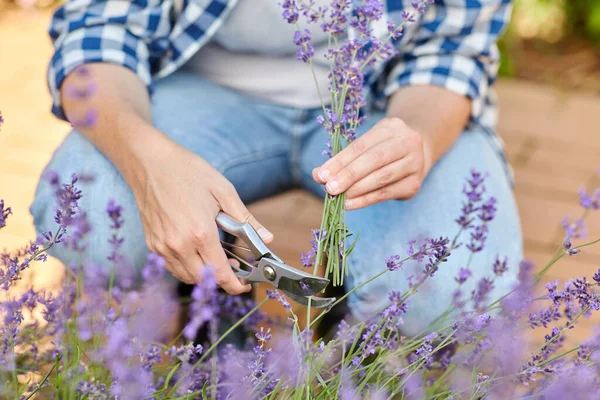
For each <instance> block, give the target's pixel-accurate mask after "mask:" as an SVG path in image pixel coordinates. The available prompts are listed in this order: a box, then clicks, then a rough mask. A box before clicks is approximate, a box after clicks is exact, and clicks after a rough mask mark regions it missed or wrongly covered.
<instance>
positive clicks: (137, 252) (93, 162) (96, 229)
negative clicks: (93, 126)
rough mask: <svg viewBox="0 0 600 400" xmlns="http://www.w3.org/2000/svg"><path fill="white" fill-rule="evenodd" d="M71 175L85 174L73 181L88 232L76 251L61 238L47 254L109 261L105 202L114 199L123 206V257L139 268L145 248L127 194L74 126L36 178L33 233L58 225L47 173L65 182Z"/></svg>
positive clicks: (122, 183)
mask: <svg viewBox="0 0 600 400" xmlns="http://www.w3.org/2000/svg"><path fill="white" fill-rule="evenodd" d="M72 174H77V175H78V176H82V177H86V178H88V179H83V180H82V179H80V180H79V181H78V182H77V183H76V186H77V187H78V188H79V189H80V190H81V192H82V197H81V199H80V200H79V208H80V210H79V212H80V213H82V214H85V216H86V217H85V218H86V221H87V223H88V224H89V227H90V229H91V231H90V232H89V233H88V234H87V235H85V237H84V238H83V239H82V240H81V248H82V249H83V250H82V251H73V250H72V249H70V248H69V246H66V245H65V243H58V244H57V245H55V246H53V247H52V248H51V249H50V251H49V253H50V255H52V256H53V257H56V258H58V259H59V260H60V261H61V262H62V263H63V264H65V265H67V266H68V265H70V264H71V263H73V262H82V261H84V260H85V261H91V262H93V263H95V264H97V265H99V266H104V267H106V268H108V267H109V266H110V264H111V263H110V261H108V260H107V257H108V256H109V255H110V253H111V250H112V249H111V245H110V243H109V239H110V238H111V236H112V234H113V230H112V229H111V228H110V220H109V218H108V215H107V213H106V207H107V204H108V201H109V200H110V199H114V200H115V201H116V202H117V203H118V204H119V205H121V206H122V207H123V219H124V221H125V222H124V224H123V227H122V228H121V229H120V230H119V232H118V233H117V234H118V236H119V237H122V238H124V240H125V242H124V243H125V244H124V245H123V246H122V247H121V248H122V249H127V253H126V254H124V256H125V258H126V259H127V261H128V262H129V263H131V264H132V265H133V266H135V267H136V268H141V266H143V264H144V263H145V259H146V255H147V253H148V249H147V247H146V243H145V239H144V233H143V227H142V224H141V221H140V217H139V214H138V211H137V207H136V203H135V199H134V197H133V194H132V193H131V191H130V189H129V187H128V186H127V184H126V183H125V181H124V180H123V178H122V177H121V175H120V174H119V172H118V171H117V170H116V168H115V167H114V166H113V165H112V164H111V163H110V161H109V160H108V159H106V157H104V155H102V154H101V153H100V152H99V151H98V150H97V149H96V148H95V147H94V146H93V145H92V144H91V143H90V142H89V141H88V140H87V139H86V138H85V137H84V136H83V135H81V134H80V133H78V132H76V131H72V132H71V133H69V135H68V136H67V137H66V138H65V140H64V141H63V143H62V144H61V145H60V146H59V147H58V149H57V150H56V152H55V153H54V155H53V157H52V159H51V160H50V162H49V163H48V165H47V166H46V168H45V169H44V171H43V173H42V177H41V178H40V181H39V183H38V186H37V189H36V193H35V197H34V200H33V203H32V204H31V206H30V213H31V215H32V216H33V222H34V225H35V228H36V231H37V233H38V234H40V233H41V232H48V231H51V232H56V230H57V228H58V225H57V223H56V222H55V220H54V218H55V214H56V207H57V205H58V202H57V199H56V196H55V192H56V186H54V185H52V184H51V182H50V181H49V179H48V177H50V176H54V177H56V178H58V180H59V181H60V184H62V183H67V182H70V179H71V176H72ZM89 178H91V180H89ZM78 228H80V227H77V226H74V227H69V228H68V229H67V235H69V231H71V233H72V232H73V230H75V229H78Z"/></svg>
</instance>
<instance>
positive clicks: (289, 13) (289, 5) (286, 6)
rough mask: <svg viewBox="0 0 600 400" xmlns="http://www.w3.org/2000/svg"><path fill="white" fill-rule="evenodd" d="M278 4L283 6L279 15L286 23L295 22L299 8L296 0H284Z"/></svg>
mask: <svg viewBox="0 0 600 400" xmlns="http://www.w3.org/2000/svg"><path fill="white" fill-rule="evenodd" d="M280 5H281V7H282V8H283V13H282V14H281V15H282V16H283V19H285V20H286V21H287V23H288V24H295V23H296V22H298V17H299V16H300V8H299V7H298V4H296V0H285V1H284V2H283V3H281V4H280Z"/></svg>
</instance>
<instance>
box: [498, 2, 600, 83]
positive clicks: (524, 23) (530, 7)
mask: <svg viewBox="0 0 600 400" xmlns="http://www.w3.org/2000/svg"><path fill="white" fill-rule="evenodd" d="M524 40H538V41H541V42H543V43H546V45H547V46H549V47H550V46H553V45H557V43H560V42H561V41H565V40H567V41H569V40H577V41H580V42H584V43H587V45H588V46H589V47H590V48H591V49H594V48H595V49H596V51H598V52H599V54H600V0H514V11H513V15H512V20H511V23H510V25H509V26H508V28H507V30H506V33H505V34H504V36H503V37H502V38H501V40H500V41H499V43H498V47H499V48H500V51H501V53H502V62H501V65H500V75H501V76H505V77H511V76H515V74H516V73H517V71H516V70H517V67H516V62H515V52H516V51H518V50H519V49H520V48H521V43H522V42H523V41H524Z"/></svg>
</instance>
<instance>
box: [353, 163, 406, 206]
mask: <svg viewBox="0 0 600 400" xmlns="http://www.w3.org/2000/svg"><path fill="white" fill-rule="evenodd" d="M414 164H415V163H413V162H412V160H411V157H410V155H409V156H406V157H404V158H401V159H399V160H396V161H394V162H392V163H390V164H387V165H384V166H383V167H381V168H379V169H377V170H375V171H373V172H372V173H370V174H369V175H367V176H366V177H364V178H363V179H361V180H359V181H358V182H356V183H355V184H353V185H352V186H350V188H348V189H347V190H346V198H347V199H353V198H356V197H360V196H362V195H364V194H367V193H369V192H372V191H374V190H377V189H380V188H383V187H386V186H388V185H391V184H392V183H395V182H398V181H399V180H401V179H404V178H406V177H408V176H410V175H412V174H414V173H416V172H418V171H417V167H416V166H415V165H414Z"/></svg>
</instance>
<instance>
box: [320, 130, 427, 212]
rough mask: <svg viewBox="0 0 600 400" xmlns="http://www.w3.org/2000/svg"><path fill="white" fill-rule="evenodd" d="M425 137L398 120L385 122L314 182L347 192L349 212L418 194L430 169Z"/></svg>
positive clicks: (340, 155)
mask: <svg viewBox="0 0 600 400" xmlns="http://www.w3.org/2000/svg"><path fill="white" fill-rule="evenodd" d="M430 154H431V151H430V149H429V147H428V145H427V143H426V141H424V139H423V137H422V136H421V135H420V134H419V133H418V132H416V131H414V130H412V129H411V128H410V127H409V126H408V125H406V124H405V123H404V122H403V121H402V120H401V119H399V118H384V119H382V120H381V121H379V122H378V123H377V124H376V125H375V126H374V127H373V128H372V129H371V130H370V131H368V132H367V133H365V134H364V135H362V136H361V137H359V138H358V139H356V140H355V141H354V142H352V143H351V144H350V145H349V146H348V147H346V148H345V149H343V150H342V151H341V152H339V153H338V154H337V155H335V156H334V157H333V158H331V159H330V160H328V161H327V162H325V163H324V164H323V165H322V166H321V167H319V168H315V169H314V170H313V179H314V180H315V181H317V182H318V183H321V184H325V188H326V189H327V192H328V193H329V194H331V195H337V194H340V193H342V192H344V191H345V192H346V209H348V210H353V209H358V208H363V207H367V206H369V205H372V204H376V203H380V202H382V201H386V200H392V199H409V198H411V197H413V196H414V195H416V194H417V192H418V191H419V189H420V188H421V183H422V182H423V179H424V178H425V175H426V174H427V172H428V170H429V168H430V167H431V161H430V160H431V155H430Z"/></svg>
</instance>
